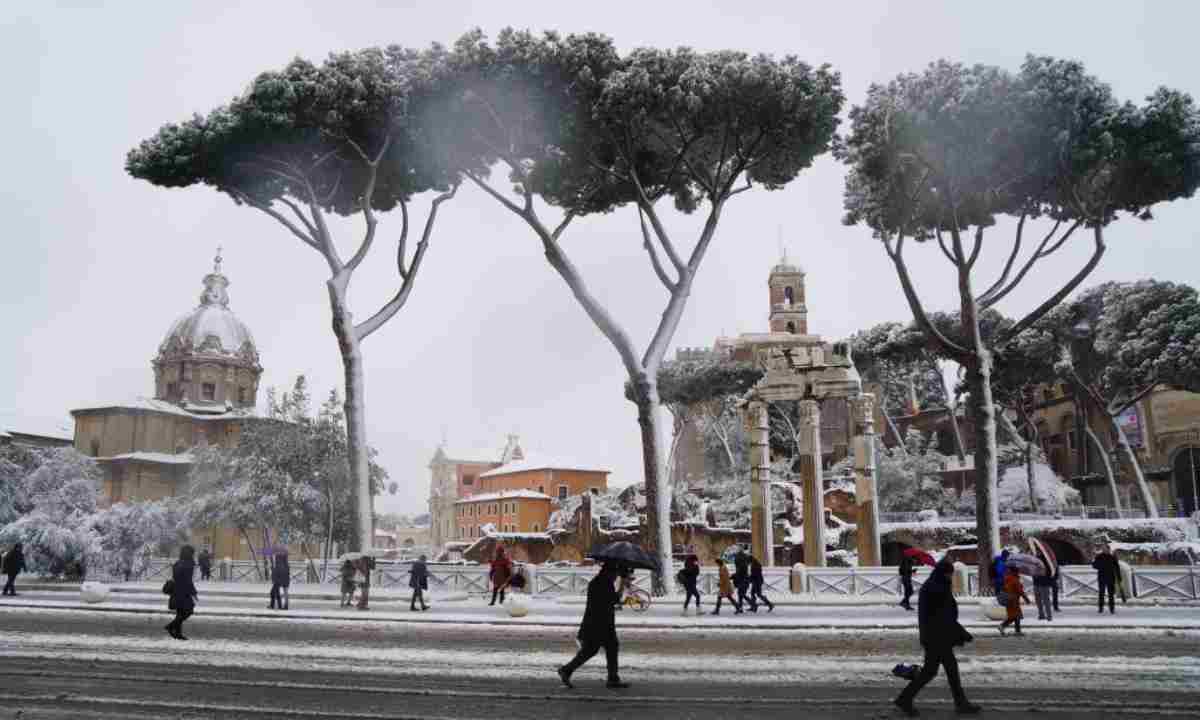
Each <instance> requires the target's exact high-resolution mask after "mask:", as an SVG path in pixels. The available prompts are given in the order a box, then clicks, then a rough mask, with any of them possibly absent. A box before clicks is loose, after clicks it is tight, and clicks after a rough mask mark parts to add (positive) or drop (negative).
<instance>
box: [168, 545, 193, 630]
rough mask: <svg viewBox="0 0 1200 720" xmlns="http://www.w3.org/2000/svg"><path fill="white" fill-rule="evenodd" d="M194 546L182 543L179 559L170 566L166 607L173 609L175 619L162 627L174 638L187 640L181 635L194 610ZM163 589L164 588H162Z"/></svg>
mask: <svg viewBox="0 0 1200 720" xmlns="http://www.w3.org/2000/svg"><path fill="white" fill-rule="evenodd" d="M195 557H196V548H194V547H192V546H191V545H184V546H183V547H181V548H179V559H178V560H176V561H175V564H174V565H172V566H171V586H170V589H171V592H170V593H168V594H169V595H170V598H171V599H170V600H168V601H167V609H168V610H174V611H175V619H174V620H172V621H171V622H169V623H167V624H166V627H164V628H163V629H164V630H166V631H167V634H168V635H170V636H171V637H173V638H175V639H176V640H187V638H186V637H184V635H183V623H184V621H185V620H187V619H188V618H190V617H191V616H192V613H193V612H195V610H196V585H195V583H193V582H192V576H193V575H194V574H195V573H196V561H195ZM164 589H165V588H164Z"/></svg>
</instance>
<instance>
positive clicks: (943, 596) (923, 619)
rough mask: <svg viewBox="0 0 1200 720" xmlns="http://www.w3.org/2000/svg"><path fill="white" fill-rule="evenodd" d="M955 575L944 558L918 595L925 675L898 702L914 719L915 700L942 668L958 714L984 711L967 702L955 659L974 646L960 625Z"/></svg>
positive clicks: (897, 705) (951, 565)
mask: <svg viewBox="0 0 1200 720" xmlns="http://www.w3.org/2000/svg"><path fill="white" fill-rule="evenodd" d="M953 573H954V563H952V562H950V560H949V559H946V558H943V559H942V560H941V561H940V562H938V564H937V565H936V566H934V568H933V572H931V573H930V574H929V579H928V580H926V581H925V584H924V585H922V586H921V592H920V593H919V594H918V595H917V621H918V623H919V627H920V630H921V645H922V646H923V647H924V648H925V662H924V664H923V665H922V666H921V671H920V672H919V673H917V675H916V677H914V678H913V679H912V681H911V682H909V683H908V686H907V687H905V688H904V690H903V692H901V693H900V696H899V697H897V698H896V699H895V700H894V702H895V704H896V707H898V708H900V710H901V711H903V712H904V713H905V714H906V715H909V716H912V717H915V716H916V715H917V714H918V713H917V709H916V708H915V707H913V700H914V699H915V698H916V697H917V693H918V692H920V691H921V688H923V687H925V685H926V684H928V683H929V681H930V680H932V679H933V678H934V677H936V676H937V671H938V666H939V665H941V666H942V667H944V668H946V680H947V681H949V683H950V692H951V693H952V694H953V695H954V704H955V706H956V707H957V709H958V712H959V713H960V714H966V715H975V714H977V713H978V712H979V710H980V708H979V706H978V705H974V704H972V703H970V702H968V701H967V695H966V693H965V692H963V687H962V681H961V680H960V679H959V676H958V658H956V657H954V648H955V647H956V646H958V645H964V644H966V643H968V642H970V641H971V640H972V638H971V634H970V633H969V632H967V631H966V629H965V628H963V626H962V625H959V624H958V602H957V601H956V600H955V599H954V590H953V586H952V584H951V580H950V576H951V575H952V574H953Z"/></svg>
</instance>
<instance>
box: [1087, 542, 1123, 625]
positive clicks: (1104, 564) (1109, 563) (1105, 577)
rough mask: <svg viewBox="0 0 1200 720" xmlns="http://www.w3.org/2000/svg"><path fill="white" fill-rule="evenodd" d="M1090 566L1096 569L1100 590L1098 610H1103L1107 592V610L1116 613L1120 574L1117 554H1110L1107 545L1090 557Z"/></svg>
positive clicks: (1110, 550)
mask: <svg viewBox="0 0 1200 720" xmlns="http://www.w3.org/2000/svg"><path fill="white" fill-rule="evenodd" d="M1092 567H1093V568H1095V569H1096V585H1097V587H1098V588H1099V592H1100V612H1101V613H1103V612H1104V594H1105V593H1108V612H1109V613H1111V614H1113V615H1116V614H1117V607H1116V599H1115V598H1114V597H1113V596H1114V595H1116V590H1117V577H1118V576H1119V575H1120V574H1121V566H1120V565H1119V564H1118V563H1117V556H1116V555H1113V554H1112V548H1111V547H1109V546H1108V545H1105V546H1104V549H1103V550H1101V551H1100V552H1099V553H1097V554H1096V557H1095V558H1093V559H1092Z"/></svg>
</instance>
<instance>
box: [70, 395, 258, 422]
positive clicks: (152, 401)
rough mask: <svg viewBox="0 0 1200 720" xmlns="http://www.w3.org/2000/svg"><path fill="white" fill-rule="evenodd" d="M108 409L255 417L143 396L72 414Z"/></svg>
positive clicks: (246, 412)
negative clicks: (193, 408) (190, 407)
mask: <svg viewBox="0 0 1200 720" xmlns="http://www.w3.org/2000/svg"><path fill="white" fill-rule="evenodd" d="M108 409H120V410H143V411H149V412H159V413H165V414H168V415H180V416H183V417H189V418H193V419H195V420H226V419H229V418H244V417H254V412H253V410H250V409H237V410H225V411H223V412H217V413H213V412H189V411H188V410H186V409H184V408H181V407H179V406H178V405H176V404H175V403H173V402H168V401H166V400H159V399H158V398H148V397H141V396H139V397H135V398H133V399H132V400H123V401H117V402H110V403H96V404H93V405H85V406H83V407H78V408H75V409H74V410H72V411H71V414H72V415H74V414H75V413H80V412H89V411H91V410H108Z"/></svg>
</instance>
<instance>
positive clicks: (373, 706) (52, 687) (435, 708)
mask: <svg viewBox="0 0 1200 720" xmlns="http://www.w3.org/2000/svg"><path fill="white" fill-rule="evenodd" d="M579 610H580V608H574V609H567V610H564V614H566V613H567V612H571V613H575V614H576V617H577V616H578V615H577V613H578V612H579ZM203 612H204V610H203V609H201V614H200V615H198V616H197V617H196V618H195V619H194V620H192V621H190V622H189V624H188V627H187V633H188V635H189V636H190V637H191V638H192V640H190V641H189V642H186V643H182V642H176V641H172V640H170V639H169V638H167V636H166V634H165V633H164V632H163V630H162V625H163V623H164V622H165V621H166V616H165V615H161V614H134V613H111V612H110V613H100V612H84V611H77V610H59V609H41V610H34V609H24V608H15V607H11V606H10V607H4V606H0V702H3V704H4V705H5V706H6V707H8V708H10V709H20V710H22V711H23V714H21V715H20V717H21V718H22V720H29V719H30V718H39V719H40V718H151V717H154V718H162V717H171V718H189V719H198V718H236V717H247V718H267V717H297V718H320V719H324V718H384V717H389V718H406V717H411V718H489V719H491V720H495V719H497V718H518V719H524V718H539V719H540V718H556V717H572V718H607V717H623V718H638V717H666V718H718V717H720V718H727V717H732V716H738V715H748V716H755V717H768V718H771V717H788V718H794V717H796V716H797V715H802V716H806V717H811V718H835V717H839V718H844V717H891V716H894V715H895V713H892V712H890V711H889V707H890V706H889V705H888V704H887V701H888V700H889V699H890V698H891V697H892V696H893V695H894V694H895V693H896V692H897V691H898V689H899V687H900V681H898V680H896V679H894V678H892V677H890V675H889V674H888V672H889V670H890V668H891V667H892V665H893V664H895V663H896V662H900V661H906V662H912V661H918V660H919V658H918V656H917V644H916V638H915V633H914V632H913V630H912V629H909V628H884V629H866V628H848V629H841V630H821V629H813V628H807V629H806V628H791V629H773V630H756V629H749V628H746V627H738V626H732V625H729V624H726V623H722V624H721V625H718V626H712V627H707V628H675V629H653V628H637V627H625V628H623V629H622V632H621V641H622V653H621V659H622V675H623V676H624V677H625V679H627V680H630V681H631V682H633V683H634V685H633V687H632V688H631V689H629V690H626V691H621V692H610V691H607V690H605V689H604V688H603V661H602V658H598V659H597V660H596V661H593V663H592V664H590V665H588V666H586V667H585V668H584V669H583V670H581V671H580V673H579V674H578V675H577V677H576V685H577V689H576V690H574V691H569V690H566V689H564V688H562V687H561V686H560V685H559V684H558V681H557V678H555V677H554V675H553V674H552V669H553V668H554V666H555V665H557V664H560V663H561V662H563V661H564V660H565V659H567V658H568V657H569V656H570V655H571V653H572V652H573V651H574V643H573V642H572V640H571V636H572V632H571V631H570V629H569V628H565V627H562V626H552V625H538V624H529V625H521V626H500V625H471V624H462V623H453V622H451V623H443V624H428V623H424V624H419V623H406V622H405V623H401V622H393V623H387V622H379V621H378V620H374V621H370V622H368V621H364V620H362V619H354V618H348V619H339V620H318V619H300V618H295V617H292V618H282V617H276V618H270V619H262V618H236V617H228V616H225V617H212V616H209V617H205V616H204V614H203ZM1079 612H1080V614H1081V615H1082V609H1080V611H1079ZM1147 612H1149V611H1148V610H1147ZM788 614H790V615H797V616H798V615H801V612H800V611H799V610H795V611H792V612H791V613H788ZM1189 614H1191V615H1194V613H1189ZM1118 617H1120V616H1118ZM1064 619H1065V618H1064ZM622 622H624V618H622ZM1031 625H1032V626H1033V627H1031V628H1030V630H1029V635H1028V637H1025V638H1011V637H1009V638H1000V637H999V636H998V635H995V634H992V633H990V632H983V631H979V632H977V637H978V640H977V642H976V643H974V645H973V646H972V647H971V648H970V649H968V650H966V651H965V652H963V653H962V654H961V656H960V657H961V660H962V668H963V674H964V678H965V681H966V684H967V688H968V692H969V693H970V694H971V696H972V698H973V699H974V700H976V701H977V702H980V703H982V704H984V705H985V706H986V707H987V708H988V709H989V711H990V712H989V713H988V716H989V717H1018V716H1024V715H1026V714H1027V713H1033V712H1037V713H1038V714H1045V713H1047V712H1049V713H1052V714H1054V716H1055V717H1056V718H1058V717H1080V718H1083V717H1087V718H1095V717H1102V716H1110V717H1114V718H1115V717H1122V718H1130V717H1135V718H1136V717H1164V716H1180V717H1195V716H1196V713H1197V708H1200V658H1198V657H1197V648H1198V647H1200V632H1198V631H1194V630H1169V629H1156V628H1142V629H1138V630H1135V631H1111V630H1106V629H1104V628H1102V627H1097V628H1081V629H1075V630H1069V629H1050V628H1048V627H1045V626H1042V625H1038V624H1037V623H1032V624H1031ZM920 704H921V706H922V707H923V708H924V709H925V711H926V712H925V713H924V716H925V717H950V716H952V714H953V713H952V710H951V708H950V705H949V696H948V692H947V690H946V687H945V682H944V680H941V679H939V680H935V681H934V683H932V684H931V685H930V687H929V689H928V690H926V692H925V693H923V695H922V697H921V698H920Z"/></svg>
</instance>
